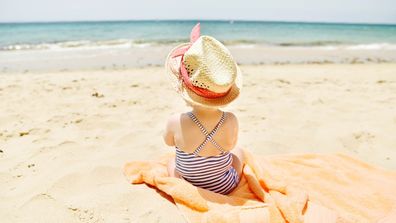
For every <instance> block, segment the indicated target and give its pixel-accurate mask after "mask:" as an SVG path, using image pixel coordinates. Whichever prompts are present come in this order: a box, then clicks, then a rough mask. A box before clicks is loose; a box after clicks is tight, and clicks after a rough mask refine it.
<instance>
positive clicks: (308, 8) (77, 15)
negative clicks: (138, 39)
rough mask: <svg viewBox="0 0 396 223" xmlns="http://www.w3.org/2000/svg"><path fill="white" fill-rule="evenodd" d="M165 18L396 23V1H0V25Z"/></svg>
mask: <svg viewBox="0 0 396 223" xmlns="http://www.w3.org/2000/svg"><path fill="white" fill-rule="evenodd" d="M166 19H193V20H210V19H219V20H265V21H305V22H346V23H390V24H396V0H303V1H301V0H300V1H298V0H271V1H270V0H199V1H197V0H190V1H182V0H139V1H136V0H0V22H48V21H91V20H94V21H95V20H100V21H103V20H166Z"/></svg>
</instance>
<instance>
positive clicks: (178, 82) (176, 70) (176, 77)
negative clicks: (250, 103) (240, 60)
mask: <svg viewBox="0 0 396 223" xmlns="http://www.w3.org/2000/svg"><path fill="white" fill-rule="evenodd" d="M187 45H188V43H185V44H181V45H179V46H177V47H175V48H174V49H172V50H171V52H170V53H169V54H168V56H167V58H166V60H165V69H166V73H167V75H168V76H169V77H170V80H171V82H172V84H173V86H174V88H175V89H176V91H177V92H178V93H179V94H180V95H181V96H182V97H183V98H184V100H186V101H187V102H190V103H192V104H196V105H200V106H206V107H224V106H226V105H228V104H229V103H230V102H232V101H234V100H235V99H236V98H237V97H238V96H239V93H240V90H241V87H242V73H241V70H240V69H239V67H238V65H236V67H237V75H236V79H235V82H234V84H233V85H232V86H231V88H230V90H229V91H228V93H227V94H226V95H224V96H222V97H219V98H205V97H202V96H200V95H198V94H196V93H195V92H193V91H192V90H190V89H189V88H187V87H186V86H185V85H184V83H183V81H182V79H181V75H180V59H181V58H180V57H175V58H172V56H171V55H172V54H173V52H175V51H176V50H177V49H179V48H182V47H185V46H187Z"/></svg>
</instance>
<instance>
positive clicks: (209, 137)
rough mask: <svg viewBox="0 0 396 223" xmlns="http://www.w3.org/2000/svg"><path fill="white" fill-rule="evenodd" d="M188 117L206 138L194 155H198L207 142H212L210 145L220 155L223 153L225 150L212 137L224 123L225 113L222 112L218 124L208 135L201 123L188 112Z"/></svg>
mask: <svg viewBox="0 0 396 223" xmlns="http://www.w3.org/2000/svg"><path fill="white" fill-rule="evenodd" d="M187 114H188V116H189V117H190V118H191V120H192V121H193V122H194V123H195V124H196V125H197V126H198V127H199V129H200V130H201V132H202V133H203V134H204V135H205V136H206V138H205V140H204V141H203V142H202V143H201V145H199V146H198V147H197V148H196V149H195V150H194V152H193V154H194V155H196V156H197V155H198V153H199V152H200V151H201V149H202V148H203V147H204V146H205V145H206V143H208V142H209V141H210V142H212V144H213V145H214V146H215V147H216V148H217V149H218V150H220V151H221V153H222V154H223V153H225V150H224V149H223V148H222V147H221V146H220V145H219V144H218V143H217V142H216V141H215V140H214V139H213V136H214V135H215V134H216V132H217V130H218V129H219V128H220V126H221V125H222V124H223V123H224V119H225V117H226V113H225V112H223V113H222V114H221V118H220V120H219V122H218V123H217V124H216V126H215V127H214V129H213V130H212V131H211V132H210V133H209V132H208V131H207V130H206V128H205V127H204V126H203V125H202V123H201V122H200V121H199V120H198V118H197V117H196V116H195V115H194V114H193V113H192V112H188V113H187Z"/></svg>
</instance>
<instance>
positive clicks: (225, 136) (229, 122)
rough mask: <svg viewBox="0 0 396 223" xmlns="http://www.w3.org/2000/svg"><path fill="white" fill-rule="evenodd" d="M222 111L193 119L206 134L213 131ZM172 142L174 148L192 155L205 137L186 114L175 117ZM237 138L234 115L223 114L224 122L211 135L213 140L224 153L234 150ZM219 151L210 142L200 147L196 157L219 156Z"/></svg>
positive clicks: (236, 125)
mask: <svg viewBox="0 0 396 223" xmlns="http://www.w3.org/2000/svg"><path fill="white" fill-rule="evenodd" d="M222 115H223V114H222V111H219V112H214V113H211V114H207V113H206V114H205V115H199V114H195V115H194V117H196V119H197V120H198V122H199V123H200V124H202V127H203V128H205V129H206V131H207V134H209V133H210V132H212V130H213V129H215V127H216V125H217V124H219V121H220V119H221V117H222ZM173 119H174V120H173V121H174V122H175V123H174V125H173V126H174V141H175V146H176V147H177V148H178V149H180V150H182V151H184V152H186V153H193V152H194V151H195V150H196V149H197V148H198V147H199V146H200V145H201V144H202V143H203V142H204V141H205V139H206V135H205V134H204V133H203V131H202V127H200V126H199V124H197V123H196V122H194V120H193V119H192V118H191V116H190V115H189V114H188V113H182V114H179V115H176V116H175V117H174V118H173ZM237 137H238V121H237V119H236V117H235V116H234V114H232V113H230V112H226V113H224V121H223V123H221V125H220V127H219V128H218V130H217V131H216V133H215V134H214V135H213V137H212V138H213V139H214V141H215V143H216V144H218V146H220V147H221V148H222V149H223V150H225V151H230V150H232V149H233V148H234V146H235V144H236V141H237ZM220 153H221V151H220V150H219V148H217V146H216V145H214V143H213V142H212V141H211V140H208V142H207V143H206V144H205V145H204V146H202V148H201V149H200V152H199V153H198V155H200V156H215V155H219V154H220Z"/></svg>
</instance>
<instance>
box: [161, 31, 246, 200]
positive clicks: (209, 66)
mask: <svg viewBox="0 0 396 223" xmlns="http://www.w3.org/2000/svg"><path fill="white" fill-rule="evenodd" d="M165 66H166V70H167V72H168V73H169V75H170V76H171V78H172V80H173V81H174V85H175V87H176V89H177V91H178V93H179V94H180V95H181V96H182V98H183V99H184V100H185V101H186V103H187V104H188V105H189V106H190V107H191V108H192V110H191V111H189V112H186V113H182V114H177V115H173V116H172V117H170V119H169V121H168V123H167V126H166V131H165V133H164V140H165V143H166V144H167V145H169V146H174V147H175V148H176V158H175V160H173V161H172V162H171V163H170V164H169V166H168V171H169V175H170V176H175V177H180V178H182V179H185V180H186V181H188V182H190V183H191V184H193V185H195V186H197V187H201V188H204V189H207V190H211V191H213V192H216V193H221V194H228V193H230V192H232V191H233V190H234V189H235V187H236V186H237V185H238V183H239V179H240V176H241V173H242V167H243V155H242V154H243V153H242V151H241V150H240V149H235V146H236V143H237V138H238V120H237V118H236V117H235V115H234V114H232V113H231V112H224V111H222V110H221V109H220V108H221V107H224V106H226V105H227V104H229V103H230V102H232V101H233V100H234V99H236V98H237V97H238V95H239V91H240V88H241V72H240V70H239V68H238V66H237V64H236V63H235V61H234V60H233V58H232V56H231V54H230V53H229V51H228V50H227V49H226V48H225V46H224V45H223V44H221V43H220V42H219V41H217V40H216V39H214V38H213V37H210V36H200V26H199V24H197V25H196V26H195V27H194V28H193V30H192V32H191V36H190V43H188V44H182V45H179V46H178V47H176V48H175V49H173V50H172V51H171V52H170V54H169V55H168V58H167V60H166V64H165Z"/></svg>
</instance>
